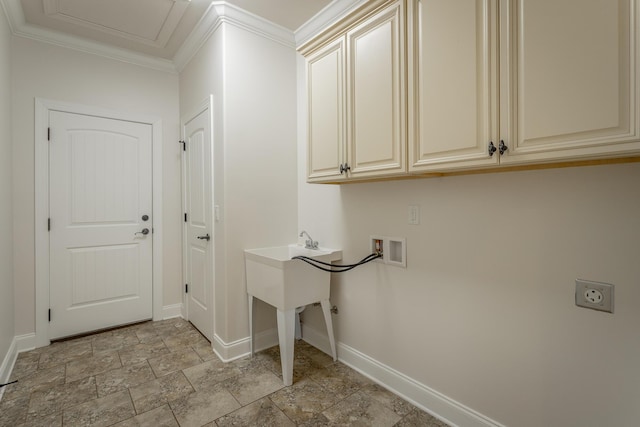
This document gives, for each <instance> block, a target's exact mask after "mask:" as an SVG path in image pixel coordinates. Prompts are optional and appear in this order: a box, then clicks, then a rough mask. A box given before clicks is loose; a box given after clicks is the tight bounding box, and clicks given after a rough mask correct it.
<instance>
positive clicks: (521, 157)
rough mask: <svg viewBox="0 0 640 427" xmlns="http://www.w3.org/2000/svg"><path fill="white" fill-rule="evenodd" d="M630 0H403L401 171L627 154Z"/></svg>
mask: <svg viewBox="0 0 640 427" xmlns="http://www.w3.org/2000/svg"><path fill="white" fill-rule="evenodd" d="M638 3H639V2H638V0H500V1H499V2H498V1H497V0H475V1H473V0H414V1H412V2H410V5H409V9H410V10H409V21H408V22H409V55H408V60H409V169H410V171H412V172H428V171H449V170H459V169H474V168H486V167H491V166H492V165H496V164H498V163H499V164H526V163H547V162H557V161H573V160H582V159H592V158H606V157H618V156H629V155H638V153H640V142H639V140H640V136H639V134H638V127H639V117H640V115H639V112H638V93H639V92H638V86H637V75H638V73H637V70H636V68H635V67H636V62H637V60H638V43H637V42H636V39H637V33H636V31H637V28H638ZM490 144H491V145H492V146H493V147H495V149H496V151H495V152H493V154H491V151H493V149H492V148H489V145H490Z"/></svg>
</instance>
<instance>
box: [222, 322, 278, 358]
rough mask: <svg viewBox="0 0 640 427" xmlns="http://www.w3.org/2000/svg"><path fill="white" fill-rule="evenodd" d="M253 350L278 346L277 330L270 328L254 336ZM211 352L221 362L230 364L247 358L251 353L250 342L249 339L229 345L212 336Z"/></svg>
mask: <svg viewBox="0 0 640 427" xmlns="http://www.w3.org/2000/svg"><path fill="white" fill-rule="evenodd" d="M255 340H256V342H255V344H254V350H255V351H260V350H264V349H267V348H269V347H273V346H274V345H278V329H277V328H272V329H268V330H266V331H262V332H259V333H257V334H256V336H255ZM213 351H214V352H215V353H216V354H217V355H218V357H219V358H220V360H222V361H223V362H231V361H232V360H236V359H240V358H242V357H245V356H248V355H249V352H250V351H251V341H250V339H249V337H247V338H242V339H239V340H237V341H233V342H230V343H227V342H225V341H224V340H223V339H222V338H220V337H219V336H218V335H214V336H213Z"/></svg>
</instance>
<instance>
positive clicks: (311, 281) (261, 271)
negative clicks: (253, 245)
mask: <svg viewBox="0 0 640 427" xmlns="http://www.w3.org/2000/svg"><path fill="white" fill-rule="evenodd" d="M299 255H301V256H306V257H309V258H313V259H316V260H318V261H323V262H332V261H338V260H340V259H342V251H340V250H335V249H327V248H319V249H306V248H305V247H304V246H299V245H288V246H275V247H271V248H260V249H247V250H245V251H244V259H245V267H246V273H247V293H249V294H250V295H253V296H254V297H256V298H260V299H261V300H262V301H264V302H266V303H269V304H271V305H272V306H274V307H276V308H278V309H280V310H288V309H291V308H296V307H300V306H303V305H307V304H312V303H314V302H318V301H321V300H323V299H329V284H330V280H331V273H329V272H327V271H322V270H318V269H317V268H314V267H312V266H311V265H309V264H307V263H306V262H304V261H301V260H299V259H298V260H296V259H293V260H292V259H291V258H293V257H294V256H299ZM327 268H328V267H327Z"/></svg>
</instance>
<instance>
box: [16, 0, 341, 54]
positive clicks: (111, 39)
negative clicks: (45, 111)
mask: <svg viewBox="0 0 640 427" xmlns="http://www.w3.org/2000/svg"><path fill="white" fill-rule="evenodd" d="M212 3H213V2H212V0H20V5H21V6H22V11H23V13H24V20H25V22H26V24H28V25H30V26H33V27H36V28H43V29H46V30H52V31H54V32H56V33H61V34H64V35H68V36H72V37H76V38H79V39H84V40H90V41H93V42H98V43H101V44H105V45H108V46H113V47H116V48H121V49H127V50H131V51H134V52H137V53H142V54H145V55H151V56H154V57H158V58H162V59H166V60H171V59H173V58H174V56H175V55H176V53H177V52H178V50H179V49H180V47H181V46H182V44H183V43H184V41H185V40H186V39H187V37H188V36H189V34H190V33H191V32H192V30H194V28H196V27H197V25H198V22H199V21H200V19H201V18H202V17H203V16H204V15H205V13H206V12H207V9H208V8H209V6H210V5H211V4H212ZM217 3H220V2H217ZM227 3H229V4H231V5H234V6H237V7H239V8H241V9H244V10H245V11H248V12H250V13H252V14H255V15H258V16H260V17H262V18H264V19H266V20H268V21H271V22H272V23H275V24H277V25H279V26H281V27H284V28H285V29H287V30H290V31H291V32H293V31H295V30H296V29H298V28H299V27H300V26H301V25H302V24H304V23H305V22H306V21H308V20H309V19H310V18H311V17H313V16H314V15H315V14H316V13H318V12H319V11H320V10H322V9H323V8H324V7H325V6H327V5H328V4H329V3H331V0H227Z"/></svg>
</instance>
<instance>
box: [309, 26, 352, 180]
mask: <svg viewBox="0 0 640 427" xmlns="http://www.w3.org/2000/svg"><path fill="white" fill-rule="evenodd" d="M307 85H308V96H309V102H308V105H309V145H308V150H309V152H308V178H309V181H320V180H327V179H330V180H335V179H336V178H337V179H341V178H343V177H344V176H341V174H340V164H342V163H343V162H344V107H343V105H344V38H340V39H338V40H336V41H335V42H333V43H331V44H329V45H327V46H326V47H324V48H323V49H321V50H320V51H318V52H317V53H315V54H313V55H312V56H310V57H309V58H308V59H307Z"/></svg>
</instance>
